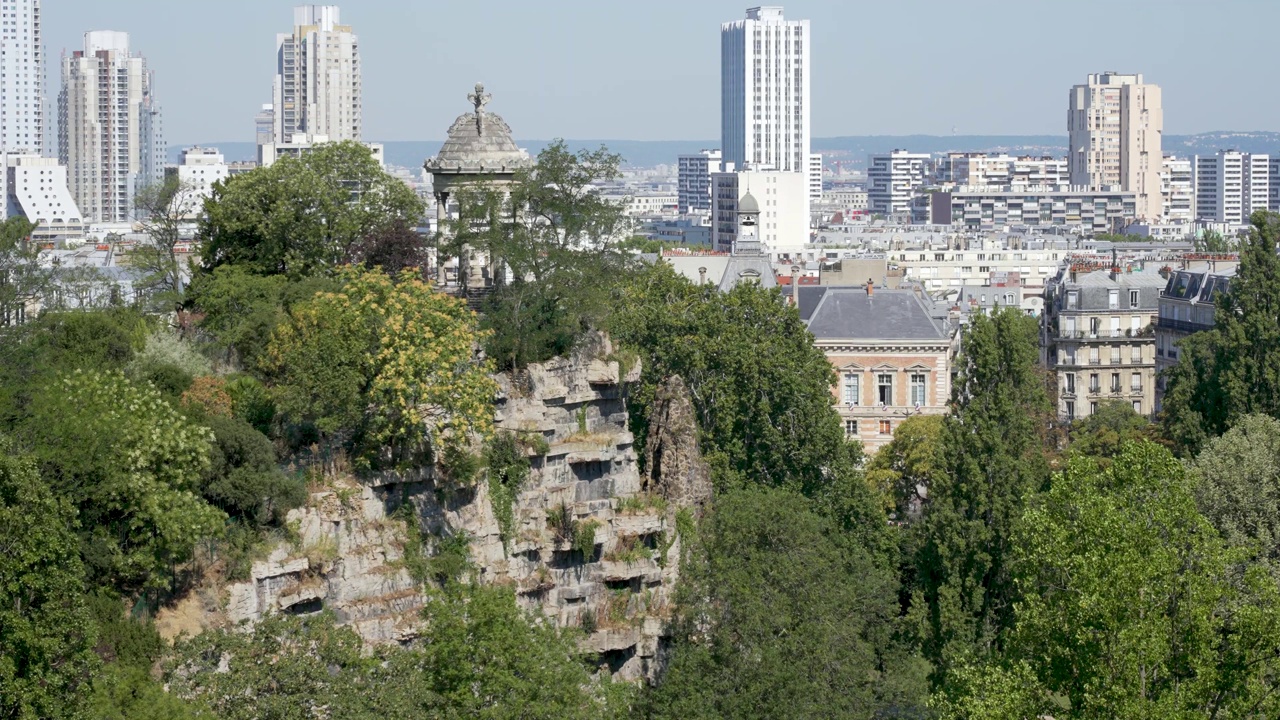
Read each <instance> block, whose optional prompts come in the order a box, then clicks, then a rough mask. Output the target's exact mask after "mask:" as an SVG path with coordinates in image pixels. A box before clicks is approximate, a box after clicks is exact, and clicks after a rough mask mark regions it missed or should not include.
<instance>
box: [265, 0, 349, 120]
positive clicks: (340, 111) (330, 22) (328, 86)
mask: <svg viewBox="0 0 1280 720" xmlns="http://www.w3.org/2000/svg"><path fill="white" fill-rule="evenodd" d="M273 98H274V103H273V104H274V106H275V107H274V110H275V118H274V121H275V141H276V142H277V143H286V142H289V141H290V139H292V137H293V136H294V135H296V134H306V135H312V136H314V135H323V136H326V137H327V138H328V139H329V140H333V141H337V140H359V139H360V134H361V132H362V130H363V122H364V121H363V113H362V110H361V85H360V42H359V38H358V37H357V36H356V34H355V33H354V32H352V29H351V26H350V25H342V24H341V22H340V15H339V11H338V7H337V6H336V5H300V6H298V7H295V8H294V9H293V32H292V33H291V34H281V35H277V36H276V79H275V87H274V92H273Z"/></svg>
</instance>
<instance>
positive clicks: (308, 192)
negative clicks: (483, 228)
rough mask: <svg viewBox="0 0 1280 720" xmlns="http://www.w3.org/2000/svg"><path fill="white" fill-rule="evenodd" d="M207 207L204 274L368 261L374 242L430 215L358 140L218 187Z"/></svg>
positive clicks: (202, 227) (311, 269)
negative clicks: (365, 250) (364, 252)
mask: <svg viewBox="0 0 1280 720" xmlns="http://www.w3.org/2000/svg"><path fill="white" fill-rule="evenodd" d="M204 210H205V214H204V217H202V218H201V220H200V224H199V229H198V231H197V238H198V239H199V241H200V242H201V245H202V255H203V260H204V264H203V268H204V270H205V271H213V270H214V269H216V268H219V267H222V266H224V265H242V266H244V268H245V269H246V270H248V271H249V272H251V273H254V274H258V275H273V274H281V275H287V276H290V277H293V278H298V277H303V276H307V275H312V274H316V273H323V272H326V271H328V270H331V269H333V268H336V267H338V266H339V265H343V264H346V263H351V262H363V260H364V258H362V257H357V254H358V253H357V251H358V250H359V248H361V247H362V245H363V244H364V243H365V242H366V241H367V239H368V238H370V237H371V236H374V235H377V234H380V233H385V232H388V231H390V230H391V229H392V228H395V227H398V226H403V225H406V224H407V225H408V226H413V225H416V224H417V223H418V222H420V221H421V219H422V215H423V208H422V201H421V200H420V199H419V198H418V196H417V195H416V194H415V193H414V192H413V190H412V189H411V188H410V187H409V186H408V185H406V184H404V183H403V182H401V181H400V180H399V179H397V178H395V177H393V176H392V175H390V174H388V173H387V172H386V171H385V170H383V169H382V167H380V166H379V165H378V163H377V161H376V160H374V158H373V154H372V153H371V151H370V150H369V148H367V147H365V146H364V145H361V144H360V143H357V142H351V141H344V142H334V143H326V144H324V145H321V146H319V147H317V148H315V149H314V150H312V151H311V152H310V153H307V154H306V155H303V156H302V157H300V158H283V159H281V160H280V161H278V162H276V163H274V164H273V165H271V166H270V167H264V168H258V169H257V170H254V171H252V172H248V173H244V174H243V175H237V176H235V177H233V178H229V179H227V180H224V181H222V182H219V183H216V184H215V185H214V190H213V196H212V197H211V198H209V199H208V200H206V201H205V205H204Z"/></svg>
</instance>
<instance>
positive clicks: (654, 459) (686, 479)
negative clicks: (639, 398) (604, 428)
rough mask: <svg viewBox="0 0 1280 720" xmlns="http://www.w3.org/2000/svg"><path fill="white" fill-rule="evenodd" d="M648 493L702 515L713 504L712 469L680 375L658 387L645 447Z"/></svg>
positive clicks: (687, 390)
mask: <svg viewBox="0 0 1280 720" xmlns="http://www.w3.org/2000/svg"><path fill="white" fill-rule="evenodd" d="M644 466H645V470H646V478H645V481H646V482H645V489H646V490H647V491H648V492H651V493H656V494H657V495H660V496H661V497H663V498H665V499H666V500H667V502H668V503H671V504H674V505H678V506H682V507H691V508H695V509H697V510H698V511H701V510H702V509H703V508H704V507H705V506H706V504H707V503H708V502H710V501H711V468H709V467H707V463H706V461H704V460H703V459H702V453H701V452H700V451H699V449H698V423H697V420H696V419H695V418H694V410H693V401H692V400H690V399H689V388H688V387H687V386H686V385H685V384H684V380H682V379H681V378H680V376H679V375H675V376H672V377H670V378H667V380H666V382H664V383H662V385H660V386H659V387H658V392H657V393H656V394H655V396H654V400H653V406H652V407H651V408H650V410H649V436H648V438H646V442H645V447H644Z"/></svg>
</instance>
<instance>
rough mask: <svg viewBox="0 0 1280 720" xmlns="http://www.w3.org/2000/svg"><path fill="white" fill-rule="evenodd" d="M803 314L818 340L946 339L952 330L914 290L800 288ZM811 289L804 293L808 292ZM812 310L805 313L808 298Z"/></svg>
mask: <svg viewBox="0 0 1280 720" xmlns="http://www.w3.org/2000/svg"><path fill="white" fill-rule="evenodd" d="M800 290H801V293H800V303H801V317H802V318H803V319H807V321H808V324H809V331H810V332H812V333H813V335H814V337H815V338H817V339H818V340H820V341H821V340H947V339H949V338H950V329H949V328H948V327H946V325H945V324H942V323H939V322H938V321H937V320H935V319H934V318H933V317H932V315H933V313H932V312H931V309H930V307H929V306H928V305H926V302H925V300H924V299H923V298H921V297H920V295H918V294H917V293H916V291H914V290H888V289H883V288H874V289H873V291H872V292H871V293H868V292H867V289H866V287H856V288H841V287H828V286H824V287H818V288H805V287H802V288H800ZM806 290H807V291H809V292H805V291H806ZM815 298H817V305H816V306H814V305H810V307H812V308H813V309H812V311H810V312H808V313H806V312H805V311H804V304H805V302H806V300H808V302H810V303H812V302H813V301H814V299H815Z"/></svg>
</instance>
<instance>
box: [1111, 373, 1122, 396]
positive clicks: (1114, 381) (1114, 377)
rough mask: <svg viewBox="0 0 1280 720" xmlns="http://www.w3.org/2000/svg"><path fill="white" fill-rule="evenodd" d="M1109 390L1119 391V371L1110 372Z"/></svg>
mask: <svg viewBox="0 0 1280 720" xmlns="http://www.w3.org/2000/svg"><path fill="white" fill-rule="evenodd" d="M1111 392H1113V393H1118V392H1120V373H1111Z"/></svg>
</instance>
